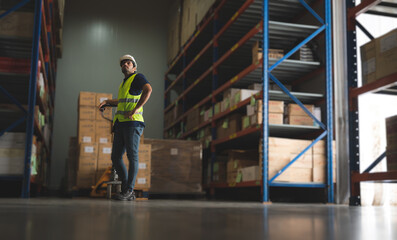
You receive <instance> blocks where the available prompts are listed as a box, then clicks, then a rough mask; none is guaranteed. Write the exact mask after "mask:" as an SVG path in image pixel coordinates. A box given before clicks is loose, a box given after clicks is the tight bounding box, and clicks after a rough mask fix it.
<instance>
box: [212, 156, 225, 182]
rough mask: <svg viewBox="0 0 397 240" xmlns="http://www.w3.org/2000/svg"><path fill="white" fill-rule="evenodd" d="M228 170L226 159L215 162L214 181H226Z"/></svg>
mask: <svg viewBox="0 0 397 240" xmlns="http://www.w3.org/2000/svg"><path fill="white" fill-rule="evenodd" d="M217 158H218V157H217ZM210 170H211V169H210ZM226 172H227V171H226V161H223V160H220V161H216V162H214V167H213V175H212V182H220V183H223V182H226ZM210 173H211V172H210Z"/></svg>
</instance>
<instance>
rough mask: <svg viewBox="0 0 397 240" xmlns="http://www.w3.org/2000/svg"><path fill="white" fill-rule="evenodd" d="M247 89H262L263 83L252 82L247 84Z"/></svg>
mask: <svg viewBox="0 0 397 240" xmlns="http://www.w3.org/2000/svg"><path fill="white" fill-rule="evenodd" d="M248 89H251V90H259V91H262V89H263V84H262V83H253V84H251V85H249V86H248Z"/></svg>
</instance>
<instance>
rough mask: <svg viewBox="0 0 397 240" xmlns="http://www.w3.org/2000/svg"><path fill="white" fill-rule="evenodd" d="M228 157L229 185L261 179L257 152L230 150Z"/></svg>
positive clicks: (227, 174)
mask: <svg viewBox="0 0 397 240" xmlns="http://www.w3.org/2000/svg"><path fill="white" fill-rule="evenodd" d="M227 155H228V160H227V166H226V172H227V173H226V177H227V183H229V184H234V183H239V182H248V181H255V180H259V179H260V169H259V163H258V157H259V156H258V151H257V150H228V152H227Z"/></svg>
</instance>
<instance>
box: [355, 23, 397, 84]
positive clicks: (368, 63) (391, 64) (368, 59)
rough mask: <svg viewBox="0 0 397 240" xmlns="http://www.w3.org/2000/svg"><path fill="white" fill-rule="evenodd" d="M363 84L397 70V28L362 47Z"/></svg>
mask: <svg viewBox="0 0 397 240" xmlns="http://www.w3.org/2000/svg"><path fill="white" fill-rule="evenodd" d="M361 64H362V69H363V71H362V80H363V84H368V83H371V82H374V81H376V80H378V79H381V78H383V77H386V76H389V75H391V74H394V73H396V72H397V68H396V65H397V29H394V30H392V31H390V32H389V33H387V34H385V35H383V36H380V37H378V38H376V39H374V40H372V41H370V42H369V43H367V44H365V45H364V46H362V47H361Z"/></svg>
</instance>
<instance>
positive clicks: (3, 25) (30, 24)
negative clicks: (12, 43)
mask: <svg viewBox="0 0 397 240" xmlns="http://www.w3.org/2000/svg"><path fill="white" fill-rule="evenodd" d="M0 13H4V11H0ZM33 28H34V14H33V12H20V11H14V12H12V13H10V14H8V15H7V16H5V17H4V18H2V19H1V21H0V36H3V37H23V38H32V36H33Z"/></svg>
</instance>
